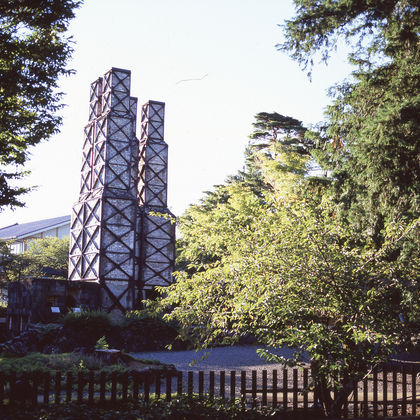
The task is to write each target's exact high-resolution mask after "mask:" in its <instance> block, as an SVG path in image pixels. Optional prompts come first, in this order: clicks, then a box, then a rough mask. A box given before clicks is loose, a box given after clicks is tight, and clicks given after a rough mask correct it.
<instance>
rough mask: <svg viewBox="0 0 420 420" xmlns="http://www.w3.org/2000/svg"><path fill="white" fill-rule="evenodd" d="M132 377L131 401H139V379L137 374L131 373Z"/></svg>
mask: <svg viewBox="0 0 420 420" xmlns="http://www.w3.org/2000/svg"><path fill="white" fill-rule="evenodd" d="M132 375H133V400H134V401H138V399H139V385H140V378H139V374H138V372H135V371H134V372H132Z"/></svg>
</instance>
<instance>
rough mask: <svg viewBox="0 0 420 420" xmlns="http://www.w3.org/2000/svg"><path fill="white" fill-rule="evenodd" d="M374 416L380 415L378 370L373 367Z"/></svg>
mask: <svg viewBox="0 0 420 420" xmlns="http://www.w3.org/2000/svg"><path fill="white" fill-rule="evenodd" d="M373 417H374V418H376V417H378V370H377V368H376V367H375V368H374V369H373Z"/></svg>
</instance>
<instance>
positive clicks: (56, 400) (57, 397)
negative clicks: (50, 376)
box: [54, 370, 61, 404]
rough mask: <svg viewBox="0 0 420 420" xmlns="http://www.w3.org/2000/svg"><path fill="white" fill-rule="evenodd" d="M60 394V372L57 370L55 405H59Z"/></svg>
mask: <svg viewBox="0 0 420 420" xmlns="http://www.w3.org/2000/svg"><path fill="white" fill-rule="evenodd" d="M60 394H61V372H60V371H59V370H58V371H57V372H55V399H54V402H55V404H60V399H61V398H60Z"/></svg>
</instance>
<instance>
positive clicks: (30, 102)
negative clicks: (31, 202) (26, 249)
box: [0, 0, 81, 211]
mask: <svg viewBox="0 0 420 420" xmlns="http://www.w3.org/2000/svg"><path fill="white" fill-rule="evenodd" d="M80 4H81V1H79V0H39V1H36V2H34V1H32V0H9V1H2V2H1V3H0V211H1V209H2V207H4V206H11V207H12V208H13V207H16V206H23V205H24V204H23V202H22V201H21V195H22V194H24V193H25V192H27V191H28V190H29V188H27V187H22V186H17V184H16V181H17V180H20V179H21V178H22V177H24V176H25V175H26V174H27V172H26V171H24V170H23V169H22V168H23V167H24V165H25V162H26V161H27V159H28V156H29V150H30V147H31V146H34V145H36V144H38V143H39V142H40V141H42V140H46V139H48V138H50V137H51V136H52V135H53V134H54V133H57V131H58V127H59V126H60V124H61V117H60V116H59V115H58V111H59V110H60V109H61V108H62V106H63V105H62V104H61V103H60V100H61V98H62V96H63V93H60V92H59V91H58V90H57V89H58V84H57V81H58V78H59V77H60V76H63V75H69V74H71V73H72V72H73V71H72V70H69V69H67V68H66V64H67V61H68V59H69V58H70V55H71V53H72V47H71V38H70V37H68V36H67V35H66V30H67V27H68V24H69V22H70V20H71V19H72V18H73V17H74V10H75V9H76V8H77V7H78V6H79V5H80Z"/></svg>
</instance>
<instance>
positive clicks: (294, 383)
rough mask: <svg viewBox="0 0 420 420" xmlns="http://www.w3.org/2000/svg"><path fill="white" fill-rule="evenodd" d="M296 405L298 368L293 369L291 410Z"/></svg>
mask: <svg viewBox="0 0 420 420" xmlns="http://www.w3.org/2000/svg"><path fill="white" fill-rule="evenodd" d="M297 407H298V370H297V369H293V410H296V409H297Z"/></svg>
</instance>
